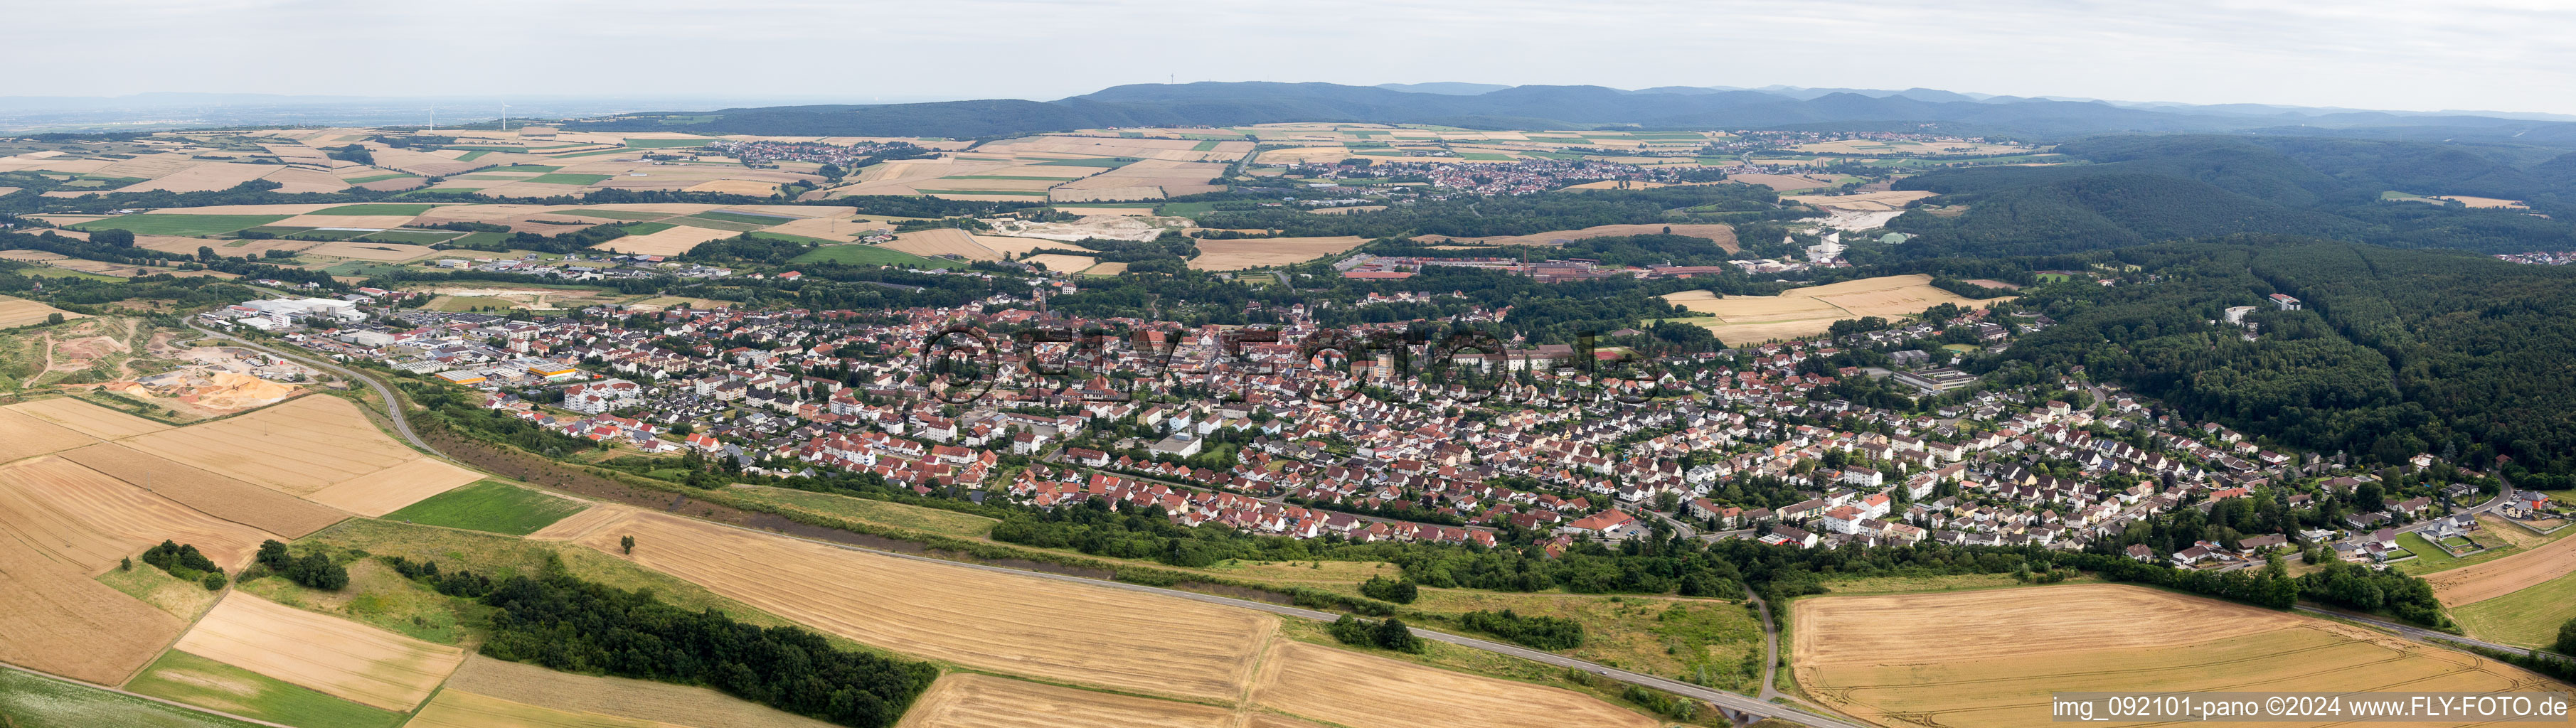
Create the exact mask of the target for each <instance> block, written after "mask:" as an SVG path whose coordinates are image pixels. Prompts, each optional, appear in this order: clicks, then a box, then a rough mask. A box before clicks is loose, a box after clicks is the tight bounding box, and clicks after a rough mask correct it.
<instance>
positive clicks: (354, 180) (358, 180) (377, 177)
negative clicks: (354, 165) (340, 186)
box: [340, 172, 412, 185]
mask: <svg viewBox="0 0 2576 728" xmlns="http://www.w3.org/2000/svg"><path fill="white" fill-rule="evenodd" d="M411 176H412V175H408V174H403V173H401V172H395V173H393V174H373V175H367V176H365V177H351V178H348V179H344V180H340V181H342V182H347V183H349V184H353V185H362V184H366V183H369V182H383V181H385V180H389V179H405V178H410V177H411Z"/></svg>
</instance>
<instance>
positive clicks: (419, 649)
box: [173, 591, 465, 710]
mask: <svg viewBox="0 0 2576 728" xmlns="http://www.w3.org/2000/svg"><path fill="white" fill-rule="evenodd" d="M173 647H176V648H178V649H180V650H183V651H186V652H188V653H189V654H193V655H197V656H199V657H204V658H206V659H210V660H215V661H218V662H222V663H225V664H229V665H232V666H234V667H238V668H242V669H244V670H249V671H251V672H256V673H259V674H262V675H267V676H269V677H273V678H277V679H279V680H284V681H287V682H291V683H295V684H297V685H302V686H304V687H308V688H312V689H314V690H319V691H322V692H324V693H329V694H331V695H334V696H338V697H341V698H347V699H349V700H351V701H355V702H358V703H362V704H366V705H371V706H375V707H378V708H383V709H386V710H411V709H412V708H413V707H414V706H418V705H420V701H423V700H427V699H429V694H430V691H433V690H436V689H438V684H439V682H441V681H444V680H446V679H447V675H448V673H452V672H455V671H456V666H457V665H458V664H461V663H463V662H464V661H465V651H464V650H461V649H457V648H454V647H449V646H446V645H439V644H432V643H428V642H422V641H420V640H416V639H412V638H410V637H405V636H402V635H398V634H394V633H392V632H387V631H384V630H381V629H376V628H374V627H369V626H367V625H363V624H359V623H356V622H352V621H349V620H346V619H341V618H339V617H334V616H330V615H327V614H317V613H314V612H307V611H304V610H301V609H296V608H294V607H289V606H285V605H282V604H278V603H276V602H272V601H269V600H266V599H261V598H259V597H256V596H252V595H250V594H249V593H246V592H240V591H235V592H233V593H231V594H230V595H227V596H225V597H224V601H223V603H221V604H217V605H215V609H214V611H211V612H207V613H206V617H205V618H204V619H201V620H198V621H197V626H196V627H195V628H193V629H190V630H188V634H187V635H185V636H182V637H180V638H179V643H178V644H176V645H173Z"/></svg>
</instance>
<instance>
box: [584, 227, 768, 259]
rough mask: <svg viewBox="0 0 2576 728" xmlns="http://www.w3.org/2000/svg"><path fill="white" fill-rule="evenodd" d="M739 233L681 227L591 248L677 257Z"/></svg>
mask: <svg viewBox="0 0 2576 728" xmlns="http://www.w3.org/2000/svg"><path fill="white" fill-rule="evenodd" d="M740 234H741V233H737V232H733V231H729V230H715V229H710V228H702V227H691V226H688V225H681V226H677V227H673V228H670V229H667V230H663V231H661V232H657V233H651V234H647V235H628V236H626V237H622V238H618V239H615V240H610V241H608V242H605V243H600V244H598V245H594V246H591V247H593V248H596V249H599V250H607V251H612V252H618V253H628V254H632V255H679V254H681V253H686V252H689V249H690V248H695V247H698V244H699V243H703V242H706V241H709V240H714V239H717V238H730V237H733V236H735V235H740Z"/></svg>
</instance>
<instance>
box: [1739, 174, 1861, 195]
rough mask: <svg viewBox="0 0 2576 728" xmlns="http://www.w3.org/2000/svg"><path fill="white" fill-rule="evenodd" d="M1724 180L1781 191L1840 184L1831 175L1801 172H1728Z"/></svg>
mask: <svg viewBox="0 0 2576 728" xmlns="http://www.w3.org/2000/svg"><path fill="white" fill-rule="evenodd" d="M1726 181H1728V182H1742V183H1745V184H1749V185H1761V186H1764V187H1769V188H1771V189H1773V190H1777V191H1781V192H1787V191H1790V190H1811V189H1815V188H1818V187H1832V186H1834V185H1837V184H1841V183H1840V182H1837V181H1835V180H1834V178H1832V177H1823V176H1814V175H1803V174H1730V175H1727V176H1726Z"/></svg>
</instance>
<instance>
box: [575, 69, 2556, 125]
mask: <svg viewBox="0 0 2576 728" xmlns="http://www.w3.org/2000/svg"><path fill="white" fill-rule="evenodd" d="M1457 90H1478V89H1473V88H1465V89H1457ZM1818 91H1825V92H1824V93H1818V94H1808V93H1793V92H1783V91H1759V90H1721V89H1709V88H1691V87H1668V88H1656V89H1646V90H1642V91H1625V90H1620V89H1613V88H1604V87H1600V86H1514V87H1507V88H1499V89H1491V90H1483V91H1482V92H1481V93H1450V92H1417V91H1412V90H1403V89H1401V88H1381V87H1374V86H1343V85H1339V84H1329V83H1270V82H1240V83H1215V82H1207V83H1188V84H1135V85H1129V86H1116V87H1112V88H1108V89H1103V90H1101V91H1098V92H1094V93H1090V94H1085V95H1081V96H1074V97H1070V98H1065V99H1059V100H1056V101H1048V102H1039V101H1020V100H1007V99H1005V100H985V101H953V102H941V103H923V104H884V105H871V106H773V107H762V108H741V109H723V110H718V111H688V112H680V111H673V112H663V113H641V114H625V115H620V116H617V117H612V118H609V119H606V120H600V121H586V122H574V123H571V124H569V125H568V126H570V127H571V128H576V129H588V130H602V131H684V132H696V133H706V134H772V135H793V136H932V137H958V138H963V137H980V136H999V135H1009V134H1027V133H1037V132H1052V131H1070V130H1074V129H1096V128H1104V127H1113V126H1117V127H1132V126H1226V125H1235V124H1257V123H1266V122H1284V121H1349V122H1382V123H1431V124H1450V125H1456V126H1466V127H1474V128H1532V129H1537V128H1545V129H1569V128H1588V127H1593V126H1600V125H1642V126H1646V127H1688V128H1699V129H1755V128H1776V127H1800V128H1821V127H1831V126H1839V127H1850V128H1859V127H1864V126H1865V127H1868V128H1882V127H1886V126H1889V125H1903V126H1905V127H1906V128H1907V129H1908V130H1910V131H1924V130H1927V129H1932V130H1946V131H1950V132H1954V133H1971V134H1989V133H1993V134H2021V135H2041V136H2053V137H2063V136H2077V135H2086V134H2102V133H2109V132H2123V131H2156V132H2180V131H2219V130H2250V129H2265V128H2275V127H2284V126H2298V125H2309V124H2325V125H2331V126H2337V127H2343V126H2353V127H2368V126H2378V125H2425V124H2457V125H2464V126H2465V127H2466V128H2472V129H2478V130H2481V131H2488V132H2493V133H2498V134H2502V133H2527V132H2535V131H2545V130H2553V129H2556V128H2559V127H2568V128H2571V129H2576V124H2571V123H2567V122H2552V121H2517V120H2506V119H2495V118H2487V117H2447V116H2445V117H2405V116H2395V115H2389V114H2376V113H2365V114H2339V115H2324V116H2319V115H2313V114H2300V113H2293V112H2291V111H2288V110H2280V111H2271V110H2264V111H2261V112H2248V111H2244V110H2235V109H2222V108H2217V107H2212V108H2210V109H2200V108H2193V107H2170V108H2138V107H2131V106H2117V105H2113V104H2108V103H2103V102H2079V101H2052V100H2046V99H2028V98H2009V97H1995V98H1985V99H1982V100H1977V99H1971V98H1970V97H1968V96H1964V95H1960V94H1953V93H1948V92H1941V91H1932V90H1929V89H1914V90H1909V91H1906V92H1900V93H1881V94H1878V95H1873V94H1871V93H1866V92H1856V91H1853V90H1830V91H1829V90H1821V89H1819V90H1818Z"/></svg>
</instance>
